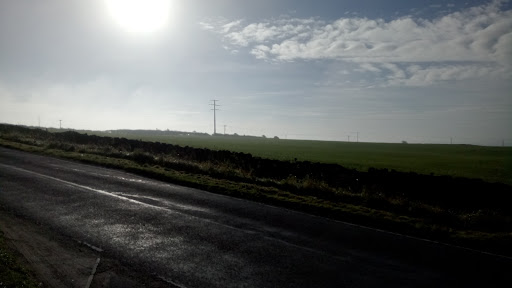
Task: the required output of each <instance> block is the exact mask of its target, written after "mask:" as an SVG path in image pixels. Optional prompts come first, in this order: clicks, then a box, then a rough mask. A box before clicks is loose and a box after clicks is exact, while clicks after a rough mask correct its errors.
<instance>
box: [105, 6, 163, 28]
mask: <svg viewBox="0 0 512 288" xmlns="http://www.w3.org/2000/svg"><path fill="white" fill-rule="evenodd" d="M170 2H171V1H170V0H106V4H107V8H108V11H109V13H110V15H111V16H112V18H113V19H114V21H115V22H116V23H117V24H118V25H119V26H121V27H122V28H123V29H124V30H126V31H127V32H130V33H137V34H144V33H151V32H154V31H157V30H160V29H162V28H163V27H165V26H166V25H167V24H168V21H169V12H170V11H169V10H170V9H171V7H170V6H171V3H170Z"/></svg>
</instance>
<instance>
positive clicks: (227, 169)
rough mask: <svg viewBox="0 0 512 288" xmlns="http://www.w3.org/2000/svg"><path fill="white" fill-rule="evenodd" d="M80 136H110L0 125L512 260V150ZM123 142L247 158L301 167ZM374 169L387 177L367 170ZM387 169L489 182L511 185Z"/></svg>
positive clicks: (0, 141)
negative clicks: (503, 255) (502, 254)
mask: <svg viewBox="0 0 512 288" xmlns="http://www.w3.org/2000/svg"><path fill="white" fill-rule="evenodd" d="M49 130H50V129H49ZM64 131H65V130H56V131H53V132H64ZM49 132H52V131H51V130H50V131H49ZM75 132H81V133H87V134H96V135H99V136H108V137H105V138H99V137H92V136H86V135H79V134H78V133H74V132H68V133H48V132H47V131H44V130H41V129H29V128H24V127H16V126H10V125H0V146H4V147H7V148H14V149H19V150H24V151H28V152H34V153H40V154H45V155H50V156H56V157H61V158H66V159H72V160H76V161H81V162H85V163H89V164H95V165H102V166H106V167H110V168H116V169H122V170H125V171H128V172H131V173H136V174H140V175H143V176H147V177H152V178H155V179H158V180H163V181H167V182H170V183H174V184H179V185H185V186H189V187H194V188H198V189H203V190H206V191H210V192H214V193H219V194H224V195H229V196H234V197H239V198H244V199H248V200H252V201H258V202H262V203H266V204H270V205H275V206H282V207H287V208H289V209H295V210H299V211H302V212H306V213H311V214H315V215H320V216H323V217H330V218H333V219H339V220H343V221H348V222H352V223H357V224H362V225H366V226H371V227H378V228H379V229H388V230H390V231H395V232H399V233H405V234H411V235H415V236H419V237H426V238H429V239H435V240H442V241H447V242H449V243H454V244H457V245H463V246H465V245H466V246H468V247H473V248H478V249H484V250H486V251H495V252H496V251H499V252H500V253H506V254H507V255H512V249H511V248H510V245H509V243H510V239H511V237H512V234H511V233H510V231H512V230H511V227H512V222H511V219H512V215H511V212H510V211H512V210H511V208H510V205H511V204H510V203H512V202H511V201H510V199H511V198H510V197H511V196H510V195H512V194H511V193H510V192H512V191H511V189H512V186H510V185H511V184H512V183H511V182H512V181H511V179H510V178H511V177H510V176H509V175H512V171H511V165H510V164H511V160H512V159H511V152H512V149H511V148H510V147H482V146H469V145H419V144H382V143H347V142H322V141H299V140H279V139H266V138H262V137H241V136H238V137H235V136H229V137H227V136H226V137H224V136H215V137H214V136H207V135H176V134H177V133H174V135H171V134H172V133H168V132H164V131H160V132H159V131H138V132H137V131H125V132H123V133H119V131H117V132H112V133H106V132H93V131H75ZM111 137H117V139H115V138H111ZM119 138H131V139H136V140H145V141H149V142H161V143H171V144H178V145H180V146H191V147H203V148H210V149H213V150H231V151H239V152H245V153H251V154H252V155H255V156H260V157H264V158H271V159H278V160H292V162H287V161H271V160H262V159H257V158H253V157H250V156H249V155H239V154H235V153H231V152H222V153H217V152H213V151H210V150H207V149H193V148H182V147H178V146H169V145H160V144H154V143H148V142H141V141H134V140H126V139H119ZM216 157H217V158H216ZM295 158H296V159H297V160H309V161H314V162H324V163H339V164H341V165H343V166H345V167H351V168H356V169H358V170H362V171H363V172H355V171H353V170H347V169H341V170H339V169H338V168H336V167H339V166H336V165H322V164H313V163H304V162H293V160H294V159H295ZM370 167H373V168H381V169H382V170H374V169H371V170H370V171H369V172H364V171H366V170H369V169H368V168H370ZM339 168H341V167H339ZM311 169H315V170H314V171H313V170H311ZM333 169H334V170H333ZM385 169H395V170H398V171H414V172H419V173H423V174H430V173H434V174H435V175H455V176H464V177H467V178H482V179H484V180H487V181H493V182H503V183H506V184H508V186H507V185H501V184H489V183H485V182H482V181H476V180H472V179H457V178H451V177H432V176H419V175H417V174H414V173H395V172H389V171H387V170H385ZM269 171H270V172H269Z"/></svg>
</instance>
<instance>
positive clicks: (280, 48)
mask: <svg viewBox="0 0 512 288" xmlns="http://www.w3.org/2000/svg"><path fill="white" fill-rule="evenodd" d="M501 4H502V1H498V0H497V1H492V2H490V3H488V4H485V5H481V6H475V7H471V8H468V9H465V10H461V11H459V12H454V13H450V14H447V15H445V16H443V17H439V18H436V19H433V20H425V19H415V18H414V17H413V16H405V17H401V18H398V19H394V20H392V21H385V20H383V19H367V18H360V17H347V18H340V19H337V20H335V21H332V22H328V23H327V22H325V21H322V20H319V19H315V18H308V19H297V18H283V19H272V20H267V21H261V22H255V23H248V24H243V21H241V20H237V21H233V22H229V21H225V22H224V23H217V25H214V24H211V23H210V24H203V27H206V28H205V29H208V30H213V31H215V32H216V33H219V35H221V37H222V39H223V41H225V42H226V43H227V45H230V46H231V47H233V48H232V49H242V50H244V49H246V50H247V51H248V52H249V53H250V54H251V55H253V56H254V57H255V58H257V59H262V60H265V61H273V62H281V61H284V62H287V61H299V60H317V59H329V60H337V61H344V62H355V63H359V65H360V69H362V70H364V71H367V72H371V73H376V72H379V70H383V71H387V73H388V76H387V77H388V79H389V80H390V81H389V82H388V84H399V83H400V85H419V84H421V83H420V82H419V81H420V79H424V82H423V84H431V83H435V82H436V81H444V80H450V79H451V80H458V79H470V78H471V77H480V76H482V75H485V74H486V73H487V72H493V71H501V72H503V73H504V74H502V77H509V75H511V71H512V10H506V11H504V10H501V6H502V5H501ZM211 25H213V26H216V27H217V28H215V29H211V28H209V27H210V26H211ZM446 63H451V65H446ZM397 64H400V66H404V65H405V66H408V68H407V69H408V70H407V71H402V68H400V67H399V66H397ZM417 64H421V65H420V66H414V65H417ZM379 67H380V68H379ZM411 67H413V68H411ZM414 67H416V68H414ZM418 67H421V69H418ZM406 72H407V73H406ZM493 74H496V73H493Z"/></svg>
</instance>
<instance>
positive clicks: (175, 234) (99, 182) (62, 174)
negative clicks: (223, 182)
mask: <svg viewBox="0 0 512 288" xmlns="http://www.w3.org/2000/svg"><path fill="white" fill-rule="evenodd" d="M0 205H2V206H4V207H7V208H8V209H12V210H13V211H17V212H18V213H21V214H23V215H26V217H28V218H30V219H33V221H37V222H38V223H42V224H44V225H47V226H48V227H52V228H53V229H55V230H57V231H59V232H60V233H62V235H65V236H67V237H72V238H73V239H81V241H84V242H87V243H90V244H91V245H94V246H96V247H101V249H103V252H102V253H105V254H107V255H110V256H111V257H115V258H116V259H119V260H120V261H122V262H123V263H129V264H130V265H132V266H133V267H137V269H142V270H143V271H147V273H151V274H152V275H156V276H158V277H160V278H161V279H165V280H166V281H168V283H172V284H173V285H176V286H179V287H388V286H391V287H434V286H435V287H454V286H463V287H484V286H485V287H488V286H491V287H492V286H497V284H499V283H500V282H501V281H506V282H505V283H507V282H508V283H510V277H509V272H510V271H512V260H511V259H509V258H504V257H498V256H496V255H489V254H485V253H480V252H476V251H472V250H467V249H461V248H457V247H453V246H449V245H444V244H440V243H435V242H431V241H425V240H421V239H416V238H412V237H407V236H403V235H398V234H394V233H389V232H385V231H380V230H375V229H371V228H366V227H361V226H357V225H352V224H349V223H343V222H339V221H333V220H329V219H325V218H321V217H315V216H311V215H307V214H303V213H299V212H294V211H290V210H287V209H282V208H276V207H272V206H268V205H263V204H258V203H253V202H250V201H245V200H240V199H236V198H231V197H226V196H222V195H217V194H212V193H209V192H205V191H200V190H196V189H191V188H186V187H182V186H177V185H173V184H169V183H164V182H160V181H155V180H151V179H148V178H144V177H140V176H136V175H133V174H129V173H125V172H121V171H117V170H112V169H105V168H100V167H97V166H90V165H84V164H81V163H76V162H70V161H65V160H60V159H55V158H51V157H45V156H39V155H33V154H29V153H25V152H20V151H15V150H10V149H5V148H0ZM170 285H171V284H170ZM500 286H502V285H500Z"/></svg>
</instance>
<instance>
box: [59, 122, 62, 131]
mask: <svg viewBox="0 0 512 288" xmlns="http://www.w3.org/2000/svg"><path fill="white" fill-rule="evenodd" d="M59 129H62V120H59Z"/></svg>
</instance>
